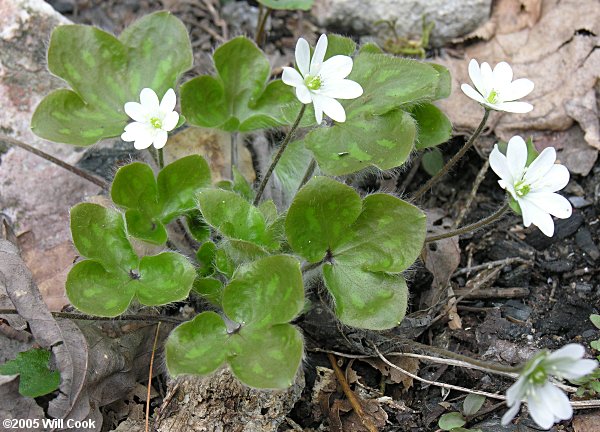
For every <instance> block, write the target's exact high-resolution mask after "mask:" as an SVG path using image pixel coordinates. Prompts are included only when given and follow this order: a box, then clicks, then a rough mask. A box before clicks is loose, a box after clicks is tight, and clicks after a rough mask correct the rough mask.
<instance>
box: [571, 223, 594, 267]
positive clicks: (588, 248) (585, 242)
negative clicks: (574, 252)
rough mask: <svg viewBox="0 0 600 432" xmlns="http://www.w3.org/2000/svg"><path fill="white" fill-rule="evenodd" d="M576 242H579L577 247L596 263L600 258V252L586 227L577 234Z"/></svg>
mask: <svg viewBox="0 0 600 432" xmlns="http://www.w3.org/2000/svg"><path fill="white" fill-rule="evenodd" d="M575 241H576V242H577V246H579V247H580V248H581V249H582V250H583V251H584V252H585V253H586V254H588V256H589V257H590V258H591V259H593V260H594V261H596V260H597V259H598V258H600V250H599V249H598V246H596V244H595V243H594V240H593V239H592V234H591V233H590V231H589V230H588V229H587V228H586V227H581V228H580V229H579V230H578V231H577V234H576V235H575Z"/></svg>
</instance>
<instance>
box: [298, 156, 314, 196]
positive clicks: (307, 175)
mask: <svg viewBox="0 0 600 432" xmlns="http://www.w3.org/2000/svg"><path fill="white" fill-rule="evenodd" d="M316 167H317V161H316V160H314V159H311V160H310V164H308V168H306V172H305V173H304V177H302V180H301V181H300V184H299V185H298V190H300V189H302V186H304V185H305V184H306V183H308V181H309V180H310V178H311V177H312V175H313V173H314V172H315V168H316Z"/></svg>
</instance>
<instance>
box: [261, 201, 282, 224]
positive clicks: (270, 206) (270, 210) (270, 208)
mask: <svg viewBox="0 0 600 432" xmlns="http://www.w3.org/2000/svg"><path fill="white" fill-rule="evenodd" d="M258 209H259V210H260V212H261V213H262V214H263V216H264V217H265V222H266V223H267V225H271V224H273V223H274V222H275V221H276V220H277V218H278V217H279V215H278V214H277V207H276V206H275V203H274V202H273V200H267V201H263V202H261V203H260V204H259V205H258Z"/></svg>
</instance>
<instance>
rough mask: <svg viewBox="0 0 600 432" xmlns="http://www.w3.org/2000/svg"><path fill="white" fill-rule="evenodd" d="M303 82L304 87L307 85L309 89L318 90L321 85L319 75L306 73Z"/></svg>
mask: <svg viewBox="0 0 600 432" xmlns="http://www.w3.org/2000/svg"><path fill="white" fill-rule="evenodd" d="M304 84H306V87H308V89H309V90H319V89H320V88H321V86H322V85H323V83H322V82H321V77H320V76H319V75H315V76H312V75H308V76H307V77H306V78H304Z"/></svg>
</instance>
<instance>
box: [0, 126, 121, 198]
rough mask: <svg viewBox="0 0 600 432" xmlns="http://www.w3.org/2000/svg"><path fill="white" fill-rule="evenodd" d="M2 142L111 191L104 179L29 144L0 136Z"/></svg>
mask: <svg viewBox="0 0 600 432" xmlns="http://www.w3.org/2000/svg"><path fill="white" fill-rule="evenodd" d="M0 141H1V142H4V143H5V144H8V145H10V146H15V147H19V148H22V149H23V150H27V151H28V152H29V153H32V154H34V155H36V156H39V157H41V158H42V159H46V160H47V161H48V162H52V163H53V164H54V165H57V166H59V167H61V168H64V169H66V170H67V171H69V172H72V173H73V174H75V175H78V176H79V177H81V178H83V179H85V180H87V181H89V182H91V183H94V184H95V185H96V186H100V187H101V188H102V189H105V190H108V189H109V184H108V183H107V182H106V181H105V180H104V179H101V178H100V177H97V176H95V175H93V174H90V173H88V172H87V171H84V170H82V169H80V168H77V167H76V166H73V165H71V164H69V163H66V162H63V161H61V160H60V159H57V158H55V157H54V156H52V155H49V154H48V153H46V152H44V151H42V150H39V149H36V148H35V147H32V146H30V145H29V144H25V143H24V142H22V141H19V140H16V139H14V138H11V137H9V136H6V135H0Z"/></svg>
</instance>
